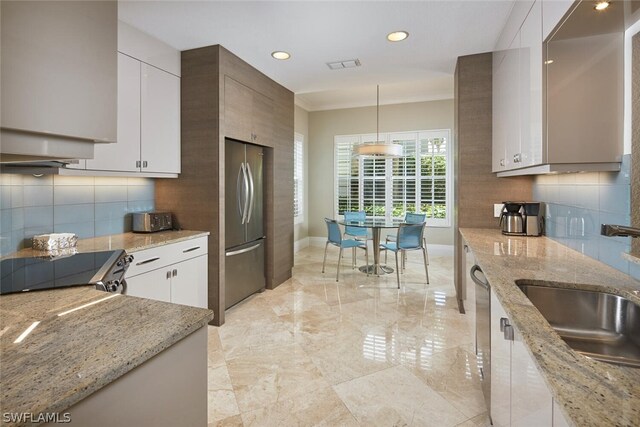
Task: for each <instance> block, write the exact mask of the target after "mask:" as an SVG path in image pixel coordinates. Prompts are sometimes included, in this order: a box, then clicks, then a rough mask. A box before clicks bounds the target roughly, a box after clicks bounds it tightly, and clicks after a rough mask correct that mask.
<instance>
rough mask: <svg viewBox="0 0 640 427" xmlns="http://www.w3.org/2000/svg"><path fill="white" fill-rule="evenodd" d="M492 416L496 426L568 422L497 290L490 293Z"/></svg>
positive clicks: (547, 424) (532, 425)
mask: <svg viewBox="0 0 640 427" xmlns="http://www.w3.org/2000/svg"><path fill="white" fill-rule="evenodd" d="M501 326H502V327H501ZM556 407H557V405H556ZM558 409H559V408H558ZM556 412H558V414H556ZM491 418H492V420H493V425H494V426H527V427H534V426H535V427H544V426H564V425H566V421H565V420H564V417H563V416H562V414H561V413H559V411H558V410H556V411H554V404H553V398H552V396H551V393H550V391H549V389H548V388H547V386H546V384H545V382H544V380H543V379H542V376H541V375H540V373H539V372H538V368H537V367H536V365H535V363H534V361H533V359H532V358H531V356H530V355H529V352H528V350H527V347H526V344H525V343H524V342H523V341H522V337H521V335H520V332H519V331H518V330H517V329H516V328H515V327H514V326H513V325H511V322H510V320H509V318H508V316H507V315H506V312H505V311H504V309H503V308H502V305H501V304H500V301H498V299H497V298H496V296H495V293H494V292H492V293H491ZM556 418H557V421H556ZM561 422H564V424H562V423H561Z"/></svg>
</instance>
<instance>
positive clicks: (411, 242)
mask: <svg viewBox="0 0 640 427" xmlns="http://www.w3.org/2000/svg"><path fill="white" fill-rule="evenodd" d="M424 227H425V223H424V222H423V223H421V224H400V226H399V227H398V234H397V237H396V241H395V242H385V243H382V244H380V249H382V250H385V251H391V252H393V253H394V254H395V256H396V277H397V278H398V289H400V269H399V267H398V252H401V253H402V254H403V255H404V253H406V252H407V251H417V250H421V251H422V256H423V258H424V271H425V273H426V275H427V284H429V268H428V267H427V249H426V247H425V245H424ZM385 258H386V252H385Z"/></svg>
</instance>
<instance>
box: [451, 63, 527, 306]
mask: <svg viewBox="0 0 640 427" xmlns="http://www.w3.org/2000/svg"><path fill="white" fill-rule="evenodd" d="M453 134H454V141H453V144H454V229H455V239H454V246H455V260H454V264H455V268H454V280H455V285H456V293H457V295H458V296H460V286H461V278H462V275H463V274H468V272H466V271H462V269H463V268H464V266H463V265H462V258H461V257H462V243H461V238H460V233H459V232H458V230H459V228H460V227H465V228H495V229H497V228H498V219H497V218H494V216H493V205H494V203H502V202H503V201H505V200H531V188H532V183H533V181H532V178H531V177H529V176H524V177H513V178H497V177H496V174H494V173H492V172H491V148H492V54H491V53H483V54H478V55H469V56H461V57H459V58H458V61H457V63H456V70H455V74H454V132H453ZM468 303H473V302H472V301H469V302H468ZM458 304H459V306H460V309H461V311H463V310H464V308H463V305H462V300H461V299H460V298H458Z"/></svg>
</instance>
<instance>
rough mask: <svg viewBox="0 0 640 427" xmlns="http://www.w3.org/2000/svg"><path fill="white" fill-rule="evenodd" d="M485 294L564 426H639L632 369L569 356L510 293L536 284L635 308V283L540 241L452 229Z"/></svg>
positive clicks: (638, 299)
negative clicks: (521, 282) (515, 335)
mask: <svg viewBox="0 0 640 427" xmlns="http://www.w3.org/2000/svg"><path fill="white" fill-rule="evenodd" d="M460 234H461V235H462V236H463V238H464V239H465V241H466V242H467V244H468V245H469V247H470V248H471V250H472V251H473V254H474V257H475V259H476V263H477V264H478V265H479V266H480V267H481V268H482V270H483V272H484V275H485V277H486V278H487V280H488V281H489V283H490V284H491V290H492V291H493V292H494V293H495V295H496V297H497V298H498V300H499V301H500V303H501V304H502V306H503V308H504V309H505V311H506V313H507V315H508V316H509V319H510V320H511V323H512V324H513V325H514V326H515V327H516V328H517V329H518V331H519V332H520V335H521V336H522V340H523V341H524V343H525V344H526V347H527V349H528V351H529V354H530V355H531V357H532V359H533V360H534V362H535V363H536V365H537V367H538V371H539V372H540V374H541V375H542V377H543V379H544V380H545V382H546V384H547V387H548V388H549V390H550V392H551V394H552V396H553V398H554V401H555V402H556V403H557V404H559V405H560V407H561V409H562V410H563V412H564V415H565V418H566V419H567V421H569V422H571V423H573V424H574V425H577V426H603V425H607V426H632V425H640V369H634V368H629V367H622V366H616V365H612V364H607V363H603V362H598V361H595V360H592V359H589V358H586V357H584V356H582V355H580V354H578V353H576V352H574V351H573V350H572V349H571V348H569V346H568V345H567V344H566V343H565V342H564V341H563V340H562V339H561V338H560V336H559V335H558V334H557V333H556V332H555V331H554V330H553V329H552V328H551V327H550V326H549V323H548V322H547V321H546V320H545V319H544V318H543V317H542V315H541V314H540V312H539V311H538V310H537V309H536V308H535V307H534V306H533V304H532V303H531V302H530V301H529V299H528V298H527V297H526V296H525V295H524V294H523V293H522V292H521V291H520V289H519V288H518V287H517V286H516V284H515V280H517V279H528V280H534V281H536V280H544V281H549V282H555V283H554V284H551V286H558V287H569V288H583V289H589V290H599V291H605V292H610V293H614V294H618V295H622V296H624V297H626V298H628V299H630V300H632V301H633V302H635V303H636V304H639V305H640V295H639V294H638V291H639V290H640V282H638V281H637V280H634V279H633V278H631V277H630V276H628V275H626V274H624V273H622V272H620V271H618V270H615V269H613V268H611V267H609V266H607V265H605V264H603V263H601V262H599V261H596V260H594V259H592V258H589V257H587V256H585V255H583V254H581V253H579V252H577V251H574V250H572V249H570V248H568V247H566V246H563V245H561V244H559V243H557V242H554V241H553V240H551V239H547V238H546V237H510V236H503V235H502V234H501V233H500V231H499V230H494V229H471V228H465V229H460Z"/></svg>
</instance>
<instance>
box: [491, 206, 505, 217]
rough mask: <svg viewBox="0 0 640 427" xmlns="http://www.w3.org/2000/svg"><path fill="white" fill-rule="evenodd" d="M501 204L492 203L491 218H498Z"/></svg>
mask: <svg viewBox="0 0 640 427" xmlns="http://www.w3.org/2000/svg"><path fill="white" fill-rule="evenodd" d="M502 206H504V205H503V204H502V203H494V205H493V217H494V218H500V212H502Z"/></svg>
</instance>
